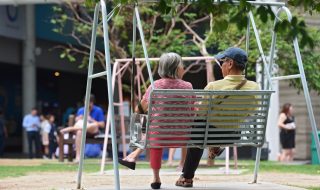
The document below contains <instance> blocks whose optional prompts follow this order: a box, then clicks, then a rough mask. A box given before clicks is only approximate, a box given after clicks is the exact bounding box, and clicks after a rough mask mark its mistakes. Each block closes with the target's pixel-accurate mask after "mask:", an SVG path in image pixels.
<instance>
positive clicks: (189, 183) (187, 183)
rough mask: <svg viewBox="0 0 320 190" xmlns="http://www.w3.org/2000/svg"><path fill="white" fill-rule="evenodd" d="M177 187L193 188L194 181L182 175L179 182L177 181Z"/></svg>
mask: <svg viewBox="0 0 320 190" xmlns="http://www.w3.org/2000/svg"><path fill="white" fill-rule="evenodd" d="M176 186H179V187H193V180H192V179H186V178H184V177H183V176H182V175H181V176H180V178H179V179H178V181H176Z"/></svg>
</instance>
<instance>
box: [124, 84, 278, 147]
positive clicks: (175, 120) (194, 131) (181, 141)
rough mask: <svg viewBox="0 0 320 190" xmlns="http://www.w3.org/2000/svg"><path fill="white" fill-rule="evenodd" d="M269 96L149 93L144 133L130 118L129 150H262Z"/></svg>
mask: <svg viewBox="0 0 320 190" xmlns="http://www.w3.org/2000/svg"><path fill="white" fill-rule="evenodd" d="M273 92H274V91H271V90H258V91H241V90H228V91H207V90H178V89H177V90H176V89H174V90H172V89H170V90H163V89H161V90H159V89H155V90H153V91H152V92H151V93H150V98H149V110H148V114H147V115H146V117H147V125H146V130H145V131H146V132H145V133H143V132H142V131H143V130H142V129H141V123H140V120H139V118H138V116H139V114H135V116H133V117H132V118H131V123H130V128H131V129H130V133H131V135H130V136H131V137H130V138H131V139H130V143H131V146H135V147H139V148H142V149H145V148H162V147H188V148H189V147H199V148H206V147H217V146H220V147H221V146H222V147H226V146H253V147H262V145H263V144H264V141H265V132H266V125H267V119H268V111H269V103H270V97H271V94H272V93H273ZM200 102H201V103H200ZM155 126H156V127H155ZM144 135H145V138H143V136H144Z"/></svg>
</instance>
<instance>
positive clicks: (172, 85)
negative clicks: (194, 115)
mask: <svg viewBox="0 0 320 190" xmlns="http://www.w3.org/2000/svg"><path fill="white" fill-rule="evenodd" d="M154 87H155V89H188V90H190V89H193V88H192V84H191V83H189V82H186V81H183V80H181V79H170V78H162V79H159V80H156V81H154ZM150 91H151V86H149V87H148V89H147V91H146V93H145V94H144V95H143V98H142V99H143V100H145V101H147V103H148V104H149V102H148V101H149V94H150ZM161 96H162V97H161V98H163V97H168V98H169V97H170V98H183V97H186V96H182V95H170V96H169V95H168V96H166V95H161ZM154 103H156V104H189V105H192V104H193V103H194V102H193V101H187V102H182V101H170V102H169V101H168V102H164V101H157V102H154ZM152 109H153V110H156V111H164V110H166V111H167V110H170V111H188V110H189V111H190V110H194V107H192V106H190V107H182V108H172V107H170V108H169V107H153V108H152ZM153 116H162V117H163V116H169V117H176V116H180V117H190V116H191V114H185V113H184V114H183V113H182V114H181V113H179V114H178V113H177V114H176V113H173V114H161V113H155V114H154V115H153ZM152 122H172V120H163V119H162V120H153V121H152ZM175 122H177V121H175ZM178 122H190V120H186V119H184V120H183V119H179V120H178ZM158 127H161V128H190V126H180V125H179V126H150V128H158ZM150 134H159V132H150ZM161 134H175V135H183V134H186V132H161ZM150 139H152V140H156V139H155V138H150ZM157 139H159V138H157ZM164 139H166V138H161V140H164ZM179 139H181V140H182V139H186V137H182V138H181V137H180V138H175V139H174V140H179ZM168 140H173V139H172V138H170V139H168ZM171 146H179V145H178V144H175V145H173V144H172V145H171Z"/></svg>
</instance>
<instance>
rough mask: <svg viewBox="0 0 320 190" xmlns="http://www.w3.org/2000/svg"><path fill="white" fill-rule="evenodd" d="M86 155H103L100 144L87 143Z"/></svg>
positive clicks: (92, 156) (90, 156)
mask: <svg viewBox="0 0 320 190" xmlns="http://www.w3.org/2000/svg"><path fill="white" fill-rule="evenodd" d="M84 155H85V156H86V157H89V158H95V157H99V156H100V155H101V145H100V144H86V146H85V149H84Z"/></svg>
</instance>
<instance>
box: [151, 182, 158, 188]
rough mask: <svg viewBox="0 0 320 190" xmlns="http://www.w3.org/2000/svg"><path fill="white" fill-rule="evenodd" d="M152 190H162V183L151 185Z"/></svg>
mask: <svg viewBox="0 0 320 190" xmlns="http://www.w3.org/2000/svg"><path fill="white" fill-rule="evenodd" d="M150 185H151V188H152V189H160V187H161V183H160V182H153V183H151V184H150Z"/></svg>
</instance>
